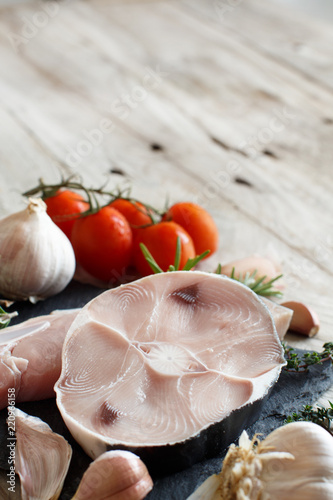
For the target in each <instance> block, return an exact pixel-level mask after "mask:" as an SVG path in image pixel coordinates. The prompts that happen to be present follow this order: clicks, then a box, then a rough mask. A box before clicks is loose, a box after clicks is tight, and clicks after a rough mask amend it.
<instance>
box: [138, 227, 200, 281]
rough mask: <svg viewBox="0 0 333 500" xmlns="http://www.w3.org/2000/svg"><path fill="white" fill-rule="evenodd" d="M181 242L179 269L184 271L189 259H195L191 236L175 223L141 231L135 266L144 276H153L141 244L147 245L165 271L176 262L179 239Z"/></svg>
mask: <svg viewBox="0 0 333 500" xmlns="http://www.w3.org/2000/svg"><path fill="white" fill-rule="evenodd" d="M178 236H179V237H180V240H181V259H180V265H179V269H182V268H183V267H184V265H185V264H186V262H187V260H188V259H192V258H193V257H195V250H194V245H193V242H192V239H191V237H190V236H189V234H188V233H187V232H186V231H185V230H184V229H183V228H182V227H181V226H179V225H178V224H176V223H175V222H159V223H158V224H154V225H152V226H149V227H147V228H145V229H141V230H140V231H139V232H138V233H137V235H136V237H135V240H134V245H133V248H134V261H135V266H136V268H137V270H138V271H139V273H140V274H141V275H142V276H147V275H148V274H153V271H152V270H151V268H150V266H149V264H148V263H147V261H146V259H145V257H144V255H143V253H142V251H141V249H140V246H139V244H140V243H141V242H142V243H144V244H145V245H146V247H147V248H148V250H149V251H150V253H151V254H152V256H153V257H154V259H155V260H156V262H157V264H158V265H159V266H160V268H161V269H162V270H163V271H167V269H168V268H169V266H170V265H171V264H173V263H174V261H175V254H176V246H177V237H178Z"/></svg>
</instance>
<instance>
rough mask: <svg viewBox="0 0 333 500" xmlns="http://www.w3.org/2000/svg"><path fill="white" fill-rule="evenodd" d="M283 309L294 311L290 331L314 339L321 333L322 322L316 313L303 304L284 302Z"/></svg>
mask: <svg viewBox="0 0 333 500" xmlns="http://www.w3.org/2000/svg"><path fill="white" fill-rule="evenodd" d="M281 305H282V306H283V307H287V308H288V309H291V310H292V311H293V317H292V320H291V323H290V325H289V329H290V330H292V331H293V332H297V333H301V334H302V335H306V336H307V337H313V336H314V335H316V334H317V333H318V331H319V327H320V321H319V318H318V316H317V314H316V312H315V311H314V310H313V309H311V308H310V307H308V306H306V305H305V304H302V302H295V301H289V302H283V304H281Z"/></svg>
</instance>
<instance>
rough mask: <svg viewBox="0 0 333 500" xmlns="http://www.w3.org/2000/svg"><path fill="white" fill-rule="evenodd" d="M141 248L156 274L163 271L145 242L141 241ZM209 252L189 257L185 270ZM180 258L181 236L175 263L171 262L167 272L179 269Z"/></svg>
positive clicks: (178, 241) (188, 269)
mask: <svg viewBox="0 0 333 500" xmlns="http://www.w3.org/2000/svg"><path fill="white" fill-rule="evenodd" d="M140 248H141V251H142V253H143V255H144V258H145V259H146V261H147V262H148V264H149V266H150V267H151V269H152V270H153V271H154V273H155V274H157V273H163V272H164V271H163V269H161V268H160V266H159V265H158V264H157V262H156V260H155V259H154V257H153V256H152V254H151V253H150V252H149V250H148V248H147V247H146V245H145V244H144V243H140ZM208 254H209V250H206V251H205V252H203V253H202V254H200V255H197V256H196V257H194V258H193V259H188V260H187V261H186V263H185V265H184V267H183V268H182V270H183V271H190V270H191V269H192V268H193V267H194V266H196V265H197V264H198V262H200V260H202V259H203V258H204V257H206V255H208ZM180 258H181V240H180V237H179V236H178V237H177V243H176V252H175V261H174V264H171V265H170V266H169V268H168V269H167V271H166V272H172V271H179V266H180Z"/></svg>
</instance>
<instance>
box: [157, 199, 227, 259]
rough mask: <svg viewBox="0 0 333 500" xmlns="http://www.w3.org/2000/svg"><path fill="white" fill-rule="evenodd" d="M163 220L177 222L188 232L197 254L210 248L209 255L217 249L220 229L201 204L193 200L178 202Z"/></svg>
mask: <svg viewBox="0 0 333 500" xmlns="http://www.w3.org/2000/svg"><path fill="white" fill-rule="evenodd" d="M163 220H165V221H168V220H172V221H174V222H177V224H179V225H180V226H182V227H183V228H184V229H185V230H186V231H187V232H188V234H189V235H190V236H191V238H192V240H193V243H194V248H195V252H196V254H197V255H200V254H202V253H203V252H205V251H206V250H210V253H209V254H208V255H207V257H209V256H210V255H212V254H213V253H214V252H215V251H216V250H217V247H218V239H219V238H218V229H217V227H216V224H215V222H214V220H213V218H212V216H211V215H210V214H209V213H208V212H207V211H206V210H205V209H204V208H202V207H201V206H200V205H197V204H195V203H191V202H180V203H176V204H175V205H172V207H170V208H169V210H168V211H167V212H166V213H165V214H164V216H163ZM207 257H206V258H207Z"/></svg>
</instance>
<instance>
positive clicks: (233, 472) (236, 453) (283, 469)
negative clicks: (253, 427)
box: [188, 422, 333, 500]
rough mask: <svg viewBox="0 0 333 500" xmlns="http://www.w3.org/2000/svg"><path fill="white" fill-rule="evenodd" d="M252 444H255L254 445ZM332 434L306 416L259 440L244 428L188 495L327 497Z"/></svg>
mask: <svg viewBox="0 0 333 500" xmlns="http://www.w3.org/2000/svg"><path fill="white" fill-rule="evenodd" d="M255 444H257V446H255ZM332 498H333V436H332V435H331V434H329V433H328V432H327V431H326V430H325V429H323V428H322V427H320V426H319V425H317V424H314V423H312V422H293V423H290V424H287V425H285V426H283V427H279V428H278V429H276V430H275V431H273V432H272V433H271V434H269V436H268V437H267V438H266V439H265V440H264V441H262V442H259V440H257V439H256V438H254V439H253V440H252V441H251V440H250V439H249V438H248V435H247V434H246V432H245V431H244V432H243V433H242V435H241V437H240V439H239V446H238V447H237V446H235V445H231V446H230V448H229V451H228V453H227V455H226V457H225V459H224V462H223V466H222V471H221V473H220V474H218V475H216V474H215V475H213V476H211V477H209V478H208V479H207V480H206V481H205V482H204V483H203V484H202V485H201V486H200V488H198V490H196V491H195V492H194V493H193V494H192V495H191V496H190V497H189V498H188V500H222V499H223V500H332Z"/></svg>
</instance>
